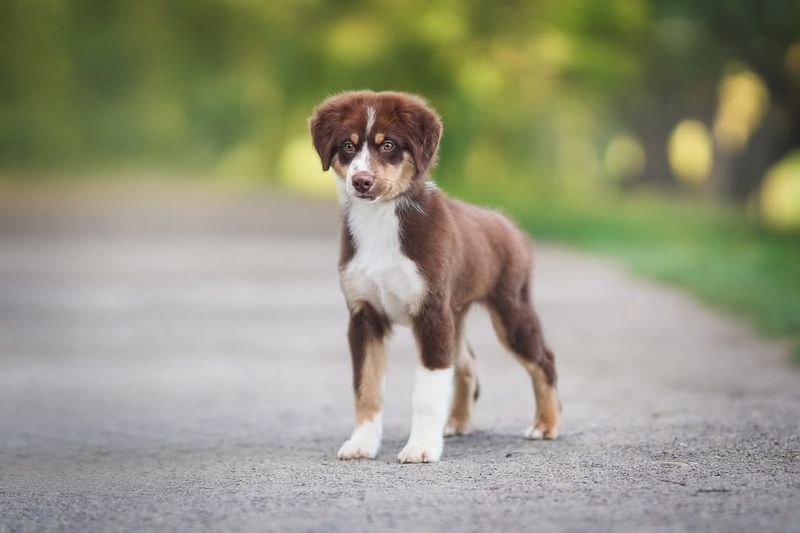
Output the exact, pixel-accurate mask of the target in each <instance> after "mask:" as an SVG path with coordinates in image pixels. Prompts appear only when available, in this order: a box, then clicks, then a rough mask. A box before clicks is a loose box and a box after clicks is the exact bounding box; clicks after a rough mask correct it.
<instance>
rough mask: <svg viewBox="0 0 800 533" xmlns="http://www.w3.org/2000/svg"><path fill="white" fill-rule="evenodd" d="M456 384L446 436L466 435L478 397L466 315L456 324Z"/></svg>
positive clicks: (473, 357) (473, 354)
mask: <svg viewBox="0 0 800 533" xmlns="http://www.w3.org/2000/svg"><path fill="white" fill-rule="evenodd" d="M454 361H455V386H454V388H453V403H452V405H451V407H450V417H449V419H448V421H447V426H446V427H445V430H444V435H445V437H450V436H453V435H464V434H466V433H467V432H468V431H469V424H470V419H471V418H472V409H473V407H474V405H475V400H477V399H478V379H477V374H476V368H475V352H473V351H472V347H471V346H470V345H469V343H468V342H467V341H466V340H465V339H464V317H463V316H462V317H461V318H460V320H458V322H457V324H456V348H455V358H454Z"/></svg>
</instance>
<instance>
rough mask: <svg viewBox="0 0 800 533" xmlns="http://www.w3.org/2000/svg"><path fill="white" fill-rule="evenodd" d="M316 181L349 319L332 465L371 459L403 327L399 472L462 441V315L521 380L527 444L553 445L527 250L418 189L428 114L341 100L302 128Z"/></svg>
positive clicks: (384, 103) (404, 99) (468, 374)
mask: <svg viewBox="0 0 800 533" xmlns="http://www.w3.org/2000/svg"><path fill="white" fill-rule="evenodd" d="M309 125H310V130H311V137H312V140H313V144H314V148H315V149H316V151H317V153H318V154H319V157H320V159H321V160H322V168H323V170H328V169H329V168H333V170H334V172H335V174H336V177H337V185H338V192H339V198H340V201H341V205H342V209H343V218H344V224H343V230H342V237H341V256H340V260H339V279H340V283H341V287H342V292H343V293H344V297H345V300H346V301H347V307H348V308H349V310H350V324H349V328H348V339H349V343H350V352H351V356H352V364H353V388H354V390H355V404H356V425H355V429H354V430H353V433H352V435H351V436H350V438H349V439H348V440H347V441H346V442H345V443H344V444H343V445H342V447H341V449H340V450H339V453H338V456H339V458H340V459H358V458H374V457H375V455H376V454H377V453H378V448H379V447H380V444H381V435H382V431H383V427H382V412H383V400H382V393H383V385H384V381H385V380H384V376H385V369H386V355H385V351H384V342H385V341H386V338H387V337H388V335H389V334H390V332H391V330H392V326H393V325H395V324H402V325H407V326H410V327H411V328H412V330H413V332H414V336H415V338H416V341H417V345H418V347H419V362H418V366H417V370H416V375H415V381H414V393H413V397H412V408H413V417H412V420H411V434H410V436H409V439H408V443H407V444H406V445H405V447H404V448H403V450H402V451H401V452H400V454H399V455H398V456H397V457H398V459H399V461H400V462H401V463H426V462H435V461H438V460H439V458H440V457H441V455H442V448H443V444H444V442H443V433H444V434H453V435H461V434H464V433H465V432H467V430H468V427H469V422H470V416H471V414H472V410H473V403H474V401H475V399H476V398H477V391H478V383H477V379H476V375H475V360H474V355H473V354H472V352H471V350H470V349H469V348H468V347H467V345H466V342H465V340H464V331H463V330H464V317H465V315H466V314H467V311H468V310H469V308H470V306H471V305H472V304H474V303H480V304H483V305H485V306H486V307H487V308H488V310H489V312H490V314H491V317H492V323H493V324H494V329H495V331H496V333H497V335H498V337H499V338H500V340H501V341H502V343H503V344H504V345H505V346H506V347H507V348H508V350H509V351H510V352H511V353H512V354H514V356H515V357H516V358H517V359H518V360H519V361H520V363H522V366H523V367H524V368H525V370H527V371H528V373H529V374H530V376H531V379H532V381H533V389H534V395H535V399H536V413H535V416H534V419H533V424H532V425H531V427H530V428H528V430H527V431H526V432H525V436H526V437H527V438H529V439H554V438H556V437H557V436H558V431H559V418H560V413H559V411H560V408H559V401H558V397H557V394H556V368H555V362H554V359H553V353H552V352H551V351H550V349H549V348H548V347H547V346H546V345H545V342H544V338H543V336H542V327H541V324H540V322H539V318H538V317H537V315H536V312H535V311H534V310H533V307H532V305H531V290H530V289H531V285H530V276H531V261H532V252H531V247H530V243H529V240H528V238H527V236H526V235H525V234H523V233H522V232H521V231H520V230H519V229H517V228H516V227H515V226H514V225H513V224H512V223H511V222H510V221H509V220H508V219H507V218H505V217H504V216H503V215H501V214H499V213H497V212H495V211H490V210H486V209H482V208H479V207H475V206H472V205H469V204H466V203H463V202H459V201H456V200H452V199H450V198H448V197H447V196H445V195H444V194H443V193H442V192H441V191H440V190H439V189H437V187H436V185H435V184H434V183H433V182H432V181H430V177H429V171H430V170H431V168H432V166H433V165H434V164H435V161H436V155H437V150H438V146H439V138H440V137H441V135H442V123H441V121H440V119H439V117H438V115H437V114H436V113H435V112H434V111H433V110H432V109H431V108H430V107H428V105H427V104H426V102H425V101H424V100H423V99H421V98H419V97H417V96H413V95H410V94H404V93H397V92H379V93H375V92H371V91H360V92H348V93H343V94H339V95H336V96H332V97H330V98H328V99H326V100H325V101H324V102H322V104H320V105H319V106H318V107H317V108H316V109H315V110H314V114H313V115H312V117H311V119H310V121H309Z"/></svg>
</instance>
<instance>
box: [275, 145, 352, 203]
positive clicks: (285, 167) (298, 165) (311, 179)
mask: <svg viewBox="0 0 800 533" xmlns="http://www.w3.org/2000/svg"><path fill="white" fill-rule="evenodd" d="M278 168H279V172H280V178H281V181H282V183H283V184H284V185H286V186H287V187H289V188H290V189H293V190H295V191H298V192H303V193H308V194H313V195H318V196H331V195H333V194H334V193H335V191H336V179H337V178H336V175H335V174H334V173H333V170H331V171H330V172H323V171H322V167H321V166H320V162H319V157H318V156H317V153H316V152H315V151H314V148H313V147H312V146H311V143H310V142H309V140H308V137H307V136H306V135H299V136H297V137H295V138H293V139H292V140H291V141H290V142H289V143H288V144H287V145H286V147H285V148H284V150H283V152H282V153H281V157H280V162H279V165H278Z"/></svg>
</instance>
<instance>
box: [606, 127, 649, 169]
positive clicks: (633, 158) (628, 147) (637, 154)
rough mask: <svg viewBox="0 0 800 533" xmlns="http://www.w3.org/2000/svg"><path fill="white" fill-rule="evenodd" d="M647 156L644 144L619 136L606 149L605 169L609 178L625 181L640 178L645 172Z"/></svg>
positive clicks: (628, 137)
mask: <svg viewBox="0 0 800 533" xmlns="http://www.w3.org/2000/svg"><path fill="white" fill-rule="evenodd" d="M645 162H646V156H645V153H644V148H642V144H641V143H640V142H639V140H638V139H637V138H636V137H632V136H630V135H626V134H619V135H616V136H614V138H613V139H611V142H610V143H609V144H608V148H606V153H605V158H604V160H603V168H604V170H605V173H606V175H607V176H608V177H610V178H612V179H614V180H624V179H628V178H634V177H636V176H639V175H640V174H641V173H642V171H643V170H644V165H645Z"/></svg>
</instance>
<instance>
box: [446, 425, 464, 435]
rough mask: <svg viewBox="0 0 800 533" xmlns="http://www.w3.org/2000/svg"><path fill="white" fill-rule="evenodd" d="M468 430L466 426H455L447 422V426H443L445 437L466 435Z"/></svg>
mask: <svg viewBox="0 0 800 533" xmlns="http://www.w3.org/2000/svg"><path fill="white" fill-rule="evenodd" d="M468 432H469V430H468V429H467V428H465V427H462V426H457V425H455V424H447V426H446V427H445V428H444V436H445V437H455V436H461V435H466V434H467V433H468Z"/></svg>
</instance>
